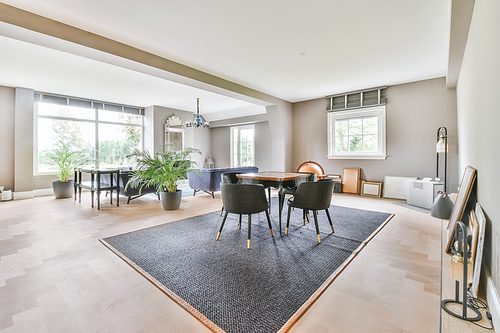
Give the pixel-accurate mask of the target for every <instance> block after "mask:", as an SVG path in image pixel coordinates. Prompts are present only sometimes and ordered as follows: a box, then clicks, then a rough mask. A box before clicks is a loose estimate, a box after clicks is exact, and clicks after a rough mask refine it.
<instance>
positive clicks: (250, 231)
mask: <svg viewBox="0 0 500 333" xmlns="http://www.w3.org/2000/svg"><path fill="white" fill-rule="evenodd" d="M251 228H252V215H251V214H248V245H247V248H248V249H249V248H250V235H251V234H252V229H251Z"/></svg>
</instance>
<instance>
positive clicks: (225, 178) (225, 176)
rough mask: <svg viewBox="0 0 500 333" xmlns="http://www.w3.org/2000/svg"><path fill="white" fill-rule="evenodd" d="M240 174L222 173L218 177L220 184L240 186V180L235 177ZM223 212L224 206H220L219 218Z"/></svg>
mask: <svg viewBox="0 0 500 333" xmlns="http://www.w3.org/2000/svg"><path fill="white" fill-rule="evenodd" d="M240 173H241V172H223V173H222V174H221V175H220V178H221V181H222V183H225V184H241V179H240V178H238V177H236V175H239V174H240ZM223 212H224V205H222V208H221V210H220V216H222V213H223ZM240 226H241V215H240Z"/></svg>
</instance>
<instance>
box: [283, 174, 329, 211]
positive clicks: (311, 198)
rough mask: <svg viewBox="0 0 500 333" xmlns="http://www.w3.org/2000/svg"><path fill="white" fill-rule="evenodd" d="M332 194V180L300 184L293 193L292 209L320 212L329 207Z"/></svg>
mask: <svg viewBox="0 0 500 333" xmlns="http://www.w3.org/2000/svg"><path fill="white" fill-rule="evenodd" d="M332 194H333V179H322V180H321V181H317V182H303V183H300V184H299V186H298V187H297V191H296V192H295V196H294V198H293V202H292V203H291V206H292V207H297V208H303V209H309V210H320V209H327V208H328V207H330V203H331V201H332Z"/></svg>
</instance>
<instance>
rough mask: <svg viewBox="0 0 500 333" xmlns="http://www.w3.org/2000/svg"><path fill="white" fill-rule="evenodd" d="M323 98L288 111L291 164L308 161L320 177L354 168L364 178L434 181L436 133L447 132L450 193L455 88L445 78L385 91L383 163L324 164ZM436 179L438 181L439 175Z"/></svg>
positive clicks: (451, 188)
mask: <svg viewBox="0 0 500 333" xmlns="http://www.w3.org/2000/svg"><path fill="white" fill-rule="evenodd" d="M325 110H326V99H324V98H321V99H317V100H311V101H305V102H300V103H296V104H294V107H293V165H294V168H297V167H298V166H299V165H300V164H301V163H302V162H304V161H307V160H313V161H316V162H318V163H320V164H321V165H322V166H323V168H324V169H325V172H326V173H334V174H342V170H343V168H344V167H360V168H361V169H362V173H361V176H362V178H363V179H366V180H374V181H383V180H384V176H416V177H421V178H423V177H435V173H436V171H435V170H436V132H437V129H438V128H439V127H440V126H446V127H447V129H448V142H449V160H448V165H449V168H448V192H456V189H457V186H458V182H457V179H458V176H457V152H458V148H457V147H458V141H457V116H456V94H455V89H446V81H445V78H439V79H433V80H425V81H419V82H413V83H408V84H402V85H396V86H390V87H388V88H387V155H388V156H387V159H386V160H341V159H337V160H330V159H328V157H327V125H326V123H327V113H326V111H325ZM440 177H441V178H443V173H442V171H441V173H440Z"/></svg>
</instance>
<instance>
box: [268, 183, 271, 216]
mask: <svg viewBox="0 0 500 333" xmlns="http://www.w3.org/2000/svg"><path fill="white" fill-rule="evenodd" d="M267 195H268V196H269V211H271V188H270V187H268V188H267Z"/></svg>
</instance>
